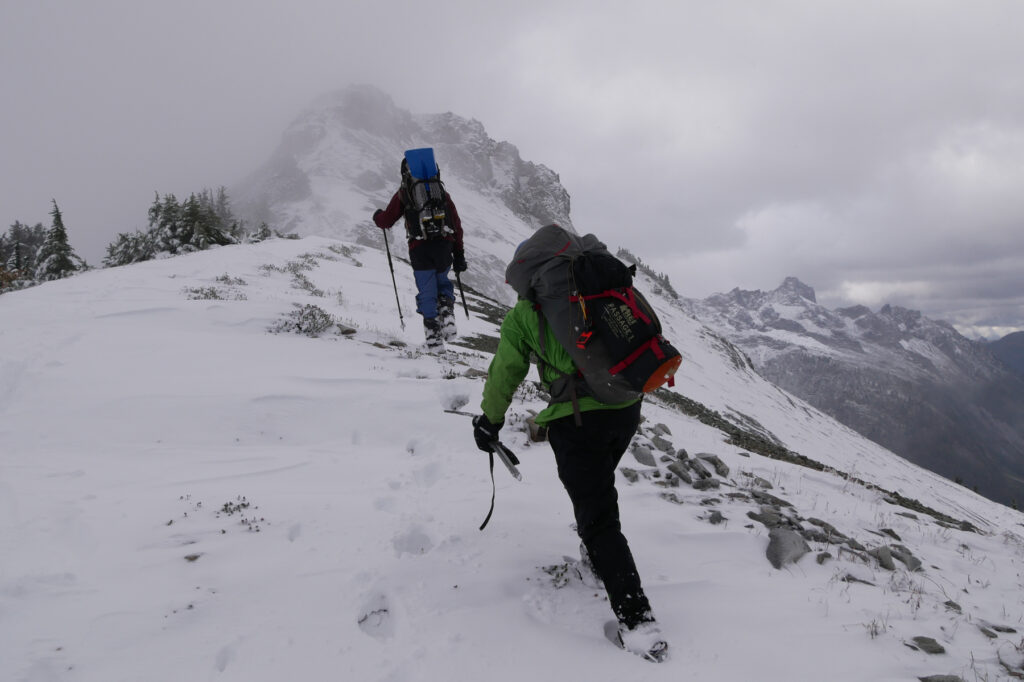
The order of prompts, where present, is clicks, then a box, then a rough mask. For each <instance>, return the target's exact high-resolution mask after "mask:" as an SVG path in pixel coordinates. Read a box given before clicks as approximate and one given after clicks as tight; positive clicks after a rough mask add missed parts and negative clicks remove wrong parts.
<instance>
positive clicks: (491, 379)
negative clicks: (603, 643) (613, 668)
mask: <svg viewBox="0 0 1024 682" xmlns="http://www.w3.org/2000/svg"><path fill="white" fill-rule="evenodd" d="M540 314H541V313H540V312H539V311H537V310H535V309H534V305H533V304H532V303H530V302H529V301H526V300H523V299H520V300H519V302H518V303H517V304H516V305H515V307H514V308H512V310H511V311H509V313H508V315H507V316H506V317H505V320H504V322H503V323H502V325H501V340H500V342H499V344H498V349H497V351H496V352H495V354H494V360H493V361H492V362H491V365H490V368H489V369H488V373H487V381H486V383H485V385H484V390H483V400H482V402H481V404H480V406H481V409H482V410H483V414H481V415H478V416H476V417H474V419H473V435H474V438H475V440H476V443H477V446H478V447H479V448H480V449H481V450H483V451H484V452H490V450H491V443H493V442H494V441H496V440H497V439H498V432H499V431H500V429H501V427H502V425H503V424H504V421H505V413H506V411H507V410H508V408H509V405H511V403H512V396H513V394H514V393H515V391H516V389H517V388H518V387H519V385H520V383H522V381H523V380H524V379H525V378H526V375H527V372H528V371H529V369H530V355H531V353H533V354H535V356H536V357H538V358H540V360H541V361H542V362H541V367H542V368H543V375H542V377H541V380H542V382H543V383H544V385H545V387H550V385H551V383H552V382H554V381H556V380H557V379H559V377H561V376H564V375H566V374H569V375H571V374H575V372H576V367H575V365H574V364H573V361H572V359H571V358H570V357H569V354H568V353H567V352H566V350H565V348H564V347H563V346H562V345H561V344H560V343H559V342H558V341H557V340H556V338H555V336H554V334H553V333H552V331H551V325H548V324H545V325H544V332H545V337H546V338H545V342H544V344H543V346H542V345H541V343H540V317H539V316H540ZM542 348H543V351H542ZM559 370H560V371H559ZM641 403H642V401H641V400H639V399H637V400H629V401H627V402H624V403H618V404H614V405H606V404H604V403H601V402H599V401H597V400H596V399H595V398H593V397H590V396H587V395H581V396H580V397H579V399H578V408H579V413H580V414H579V418H580V422H581V423H580V425H579V426H577V423H576V418H575V414H574V408H573V404H572V403H571V402H568V401H566V402H556V403H553V404H551V405H549V406H548V407H547V408H546V409H544V410H543V411H542V412H541V413H540V414H539V415H537V417H536V422H537V424H538V425H540V426H547V428H548V441H549V442H550V443H551V449H552V450H553V451H554V454H555V461H556V463H557V465H558V477H559V479H561V481H562V484H563V485H564V486H565V490H566V492H567V493H568V494H569V499H570V500H571V501H572V507H573V513H574V514H575V517H576V532H577V533H578V534H579V536H580V539H581V540H582V545H581V547H580V553H581V564H582V567H583V570H587V569H591V568H592V570H593V573H594V575H596V577H597V578H599V579H600V580H602V581H603V582H604V587H605V590H606V591H607V593H608V599H609V601H610V603H611V607H612V610H613V611H614V612H615V616H616V617H617V618H618V621H619V637H620V639H621V642H622V644H623V646H624V647H625V648H626V649H629V650H631V651H633V652H634V653H637V654H640V655H642V656H645V657H647V658H651V659H653V660H662V659H663V658H664V657H665V656H666V654H667V648H668V645H667V644H666V643H665V640H664V639H663V638H662V636H661V632H660V630H659V628H658V626H657V623H656V622H655V620H654V616H653V614H652V613H651V606H650V603H649V602H648V600H647V597H646V595H645V594H644V591H643V587H642V586H641V584H640V576H639V575H638V573H637V570H636V564H635V562H634V560H633V555H632V553H631V552H630V550H629V545H628V544H627V542H626V538H625V536H623V534H622V529H621V526H620V524H619V507H618V493H617V491H616V490H615V470H616V468H617V467H618V464H619V460H620V459H621V458H622V455H623V454H624V453H625V451H626V448H627V447H628V446H629V443H630V442H631V440H632V439H633V435H634V434H635V433H636V431H637V427H638V426H639V424H640V406H641ZM581 573H582V571H581Z"/></svg>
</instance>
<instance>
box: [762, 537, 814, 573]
mask: <svg viewBox="0 0 1024 682" xmlns="http://www.w3.org/2000/svg"><path fill="white" fill-rule="evenodd" d="M810 551H811V548H810V546H809V545H808V544H807V542H806V541H805V540H804V539H803V538H802V537H800V534H799V533H797V532H796V531H794V530H792V529H790V528H772V529H771V531H769V533H768V549H767V551H766V552H765V556H767V557H768V562H769V563H771V565H772V566H774V567H775V568H777V569H781V568H782V567H783V566H785V565H786V564H792V563H796V562H797V561H798V560H799V559H800V557H802V556H803V555H804V554H807V553H808V552H810Z"/></svg>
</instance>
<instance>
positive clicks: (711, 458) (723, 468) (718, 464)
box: [697, 452, 729, 478]
mask: <svg viewBox="0 0 1024 682" xmlns="http://www.w3.org/2000/svg"><path fill="white" fill-rule="evenodd" d="M697 458H698V459H701V460H703V461H705V462H707V463H708V464H710V465H711V467H712V468H713V469H714V470H715V473H716V474H718V475H719V476H721V477H722V478H728V477H729V467H728V466H727V465H726V464H725V462H723V461H722V460H721V459H720V458H719V457H718V455H711V454H708V453H706V452H703V453H701V454H699V455H697Z"/></svg>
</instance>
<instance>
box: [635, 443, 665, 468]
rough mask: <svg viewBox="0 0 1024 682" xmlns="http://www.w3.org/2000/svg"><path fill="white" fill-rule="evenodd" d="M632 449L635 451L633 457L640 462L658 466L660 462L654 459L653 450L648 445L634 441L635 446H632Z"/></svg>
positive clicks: (648, 465) (645, 464)
mask: <svg viewBox="0 0 1024 682" xmlns="http://www.w3.org/2000/svg"><path fill="white" fill-rule="evenodd" d="M630 450H631V452H632V453H633V459H635V460H636V461H637V462H639V463H640V464H643V465H644V466H647V467H656V466H658V463H657V462H656V461H655V459H654V454H653V453H652V452H651V449H650V448H649V447H647V446H646V445H640V444H639V443H634V444H633V447H632V448H630Z"/></svg>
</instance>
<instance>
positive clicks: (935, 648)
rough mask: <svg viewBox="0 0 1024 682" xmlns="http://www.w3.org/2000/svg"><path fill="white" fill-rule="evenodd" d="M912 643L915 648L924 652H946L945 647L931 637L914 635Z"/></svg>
mask: <svg viewBox="0 0 1024 682" xmlns="http://www.w3.org/2000/svg"><path fill="white" fill-rule="evenodd" d="M913 642H914V644H916V645H917V648H918V649H920V650H921V651H923V652H925V653H926V654H944V653H946V649H945V647H943V646H942V645H941V644H939V643H938V642H936V641H935V640H934V639H932V638H931V637H915V638H914V639H913Z"/></svg>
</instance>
